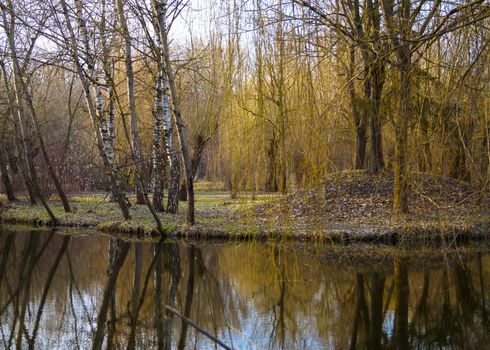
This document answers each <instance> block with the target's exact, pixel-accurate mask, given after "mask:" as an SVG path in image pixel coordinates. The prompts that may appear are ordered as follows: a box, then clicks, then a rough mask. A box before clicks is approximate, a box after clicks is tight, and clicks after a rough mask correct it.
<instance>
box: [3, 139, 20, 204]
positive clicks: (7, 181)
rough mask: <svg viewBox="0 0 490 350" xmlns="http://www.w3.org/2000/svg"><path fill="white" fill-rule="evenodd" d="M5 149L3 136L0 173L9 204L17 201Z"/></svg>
mask: <svg viewBox="0 0 490 350" xmlns="http://www.w3.org/2000/svg"><path fill="white" fill-rule="evenodd" d="M4 151H5V147H4V142H3V136H0V173H1V178H2V183H3V186H4V187H5V193H6V194H7V199H8V201H9V202H12V201H15V200H16V198H15V194H14V188H13V187H12V183H11V182H10V177H9V174H8V170H7V163H6V157H5V152H4Z"/></svg>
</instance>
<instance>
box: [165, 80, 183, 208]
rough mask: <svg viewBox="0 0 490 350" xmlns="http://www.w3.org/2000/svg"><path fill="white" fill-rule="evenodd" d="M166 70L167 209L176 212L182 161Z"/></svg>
mask: <svg viewBox="0 0 490 350" xmlns="http://www.w3.org/2000/svg"><path fill="white" fill-rule="evenodd" d="M164 77H165V72H163V74H162V79H163V80H162V83H163V85H162V86H163V109H162V110H163V130H164V135H165V148H166V151H167V157H168V162H169V164H170V181H169V185H168V201H167V211H168V212H169V213H176V212H177V210H178V209H179V185H180V161H179V157H178V156H177V152H176V151H175V148H174V143H173V130H172V129H173V128H172V121H171V119H170V101H169V91H168V81H167V79H165V78H164Z"/></svg>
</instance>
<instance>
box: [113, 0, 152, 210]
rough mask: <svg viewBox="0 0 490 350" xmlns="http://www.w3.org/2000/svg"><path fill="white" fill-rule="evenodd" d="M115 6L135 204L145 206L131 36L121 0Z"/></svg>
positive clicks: (117, 0) (116, 0)
mask: <svg viewBox="0 0 490 350" xmlns="http://www.w3.org/2000/svg"><path fill="white" fill-rule="evenodd" d="M115 5H116V9H117V13H118V19H119V24H120V26H121V32H122V36H123V38H124V64H125V68H126V82H127V92H128V101H129V114H130V116H131V135H132V136H133V139H132V155H133V161H134V163H135V169H136V178H137V181H135V190H136V204H145V198H144V194H143V187H144V185H143V178H142V172H141V166H142V157H141V142H140V138H139V134H138V116H137V114H136V98H135V94H134V73H133V62H132V54H131V36H130V34H129V30H128V26H127V22H126V16H125V14H124V7H123V3H122V0H115Z"/></svg>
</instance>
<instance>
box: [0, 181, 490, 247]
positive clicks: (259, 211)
mask: <svg viewBox="0 0 490 350" xmlns="http://www.w3.org/2000/svg"><path fill="white" fill-rule="evenodd" d="M390 181H391V180H390V178H389V177H386V176H372V175H367V174H364V173H355V172H354V173H353V172H343V173H338V174H333V175H332V176H331V177H329V178H327V179H326V181H325V183H324V184H322V185H321V186H319V187H318V188H315V189H310V190H308V191H296V192H295V193H293V194H289V195H287V196H280V195H277V194H266V193H261V194H255V195H253V194H251V193H241V194H239V196H238V198H235V199H231V198H230V196H229V193H228V192H225V191H224V190H223V189H222V188H220V187H219V186H212V185H211V184H209V183H205V182H203V183H198V184H197V191H196V225H195V226H192V227H189V226H187V225H186V224H185V214H186V203H185V202H181V203H180V209H179V213H178V214H175V215H171V214H168V213H160V214H159V215H160V217H161V219H162V223H163V226H164V229H165V231H166V232H167V234H168V235H169V236H171V237H178V238H186V237H187V238H190V237H192V238H214V239H232V240H233V239H249V240H252V239H258V238H260V239H264V238H265V239H269V238H277V237H282V238H285V239H295V240H316V241H370V242H372V241H377V242H382V243H390V244H393V243H412V242H416V243H420V242H432V241H441V240H442V241H447V242H451V241H453V240H457V241H462V240H463V241H465V240H469V239H486V238H488V237H490V210H489V207H490V205H489V203H488V202H490V201H489V200H488V198H486V197H484V198H478V197H477V196H475V195H473V194H472V193H471V191H470V190H469V189H467V188H465V187H464V185H463V184H460V183H454V182H448V181H446V180H444V181H446V182H445V183H438V184H437V186H436V184H435V182H434V181H433V180H430V181H429V180H427V181H425V183H424V182H423V181H419V182H420V183H422V184H423V185H422V186H421V187H419V188H415V189H414V190H413V194H412V198H411V203H412V211H411V213H410V214H409V215H407V216H405V217H403V218H392V217H391V215H390V208H391V202H390V191H391V188H390V186H391V183H390ZM70 200H71V203H72V208H73V212H72V213H65V212H64V211H63V207H62V205H61V203H59V202H57V201H51V203H50V204H51V206H52V209H53V212H54V213H55V215H56V217H57V218H58V220H59V223H58V225H59V226H63V227H83V228H94V229H97V230H100V231H102V232H106V233H123V234H129V235H138V236H154V235H156V234H157V232H156V230H155V224H154V221H153V219H152V217H151V215H150V213H149V211H148V208H147V207H146V206H145V205H133V206H132V207H131V209H130V212H131V220H130V221H122V220H121V214H120V211H119V208H118V207H117V205H116V204H115V203H112V202H110V201H109V200H108V198H107V197H106V196H105V195H103V194H95V193H88V194H80V195H74V196H71V198H70ZM4 203H5V202H4ZM0 219H1V220H2V221H3V222H6V223H23V224H29V225H36V226H44V225H50V222H49V218H48V216H47V215H46V213H45V212H44V210H43V208H42V207H41V206H40V205H30V204H29V203H28V202H27V200H26V199H23V200H20V201H18V202H15V203H9V204H4V206H3V207H2V211H1V214H0Z"/></svg>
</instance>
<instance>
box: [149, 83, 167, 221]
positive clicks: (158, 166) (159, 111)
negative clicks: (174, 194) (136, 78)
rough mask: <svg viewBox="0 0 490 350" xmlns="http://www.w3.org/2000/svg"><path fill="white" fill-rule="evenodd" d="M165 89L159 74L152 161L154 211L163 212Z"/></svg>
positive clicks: (154, 110)
mask: <svg viewBox="0 0 490 350" xmlns="http://www.w3.org/2000/svg"><path fill="white" fill-rule="evenodd" d="M162 101H163V87H162V79H161V75H160V74H159V75H158V76H157V78H156V81H155V106H154V109H153V159H152V172H151V174H152V187H153V209H155V210H157V211H163V210H164V208H163V171H164V167H163V149H162V142H161V140H162V136H163V102H162Z"/></svg>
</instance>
